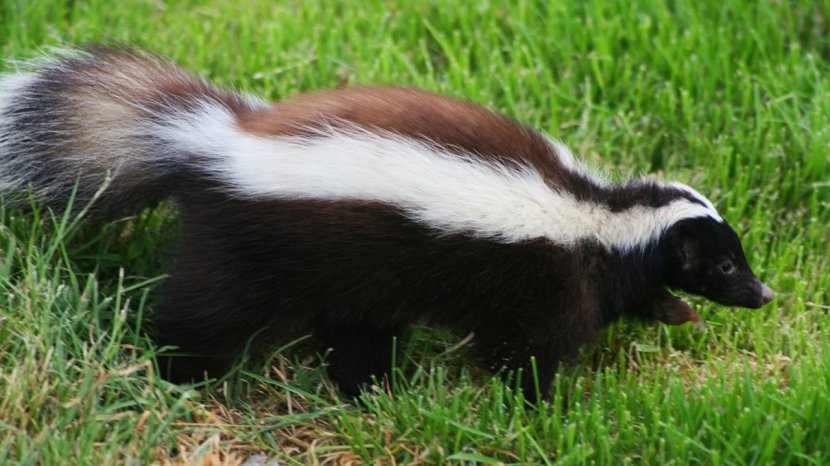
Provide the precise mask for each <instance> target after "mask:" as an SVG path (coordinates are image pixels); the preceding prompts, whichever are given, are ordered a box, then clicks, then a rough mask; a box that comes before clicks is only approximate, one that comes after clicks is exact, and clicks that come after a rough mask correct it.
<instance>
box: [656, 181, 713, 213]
mask: <svg viewBox="0 0 830 466" xmlns="http://www.w3.org/2000/svg"><path fill="white" fill-rule="evenodd" d="M668 186H671V187H673V188H677V189H680V190H683V191H685V192H686V193H688V194H690V195H691V196H692V197H693V198H695V199H696V200H698V201H700V202H702V203H703V205H705V206H706V208H707V209H709V216H710V217H712V218H713V219H715V220H717V221H718V222H721V223H723V218H722V217H721V216H720V214H719V213H718V209H715V206H714V205H713V204H712V201H710V200H709V199H707V198H706V197H705V196H704V195H703V194H700V193H699V192H697V191H696V190H695V189H694V188H692V187H690V186H686V185H685V184H683V183H677V182H674V183H669V184H668Z"/></svg>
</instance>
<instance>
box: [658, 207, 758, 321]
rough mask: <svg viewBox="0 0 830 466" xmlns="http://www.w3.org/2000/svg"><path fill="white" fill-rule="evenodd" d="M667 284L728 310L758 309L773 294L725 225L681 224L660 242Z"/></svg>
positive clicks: (698, 221) (695, 221)
mask: <svg viewBox="0 0 830 466" xmlns="http://www.w3.org/2000/svg"><path fill="white" fill-rule="evenodd" d="M660 250H661V253H662V257H663V279H664V284H665V285H667V286H669V287H671V288H678V289H681V290H683V291H687V292H689V293H693V294H697V295H701V296H704V297H706V298H708V299H711V300H712V301H715V302H717V303H720V304H725V305H727V306H741V307H749V308H759V307H761V306H763V305H764V304H767V303H768V302H770V301H771V300H772V298H773V292H772V290H771V289H770V288H769V287H768V286H766V285H764V284H763V283H762V282H761V280H759V279H758V277H756V276H755V274H754V273H752V269H750V267H749V264H748V263H747V261H746V256H745V255H744V251H743V247H742V246H741V241H740V240H739V239H738V235H737V234H736V233H735V230H733V229H732V227H730V226H729V224H727V223H726V222H723V221H717V220H715V219H712V218H710V217H698V218H692V219H686V220H682V221H680V222H677V223H676V224H674V225H672V226H671V227H670V228H669V229H668V230H667V231H666V232H665V234H664V235H663V237H662V238H661V241H660Z"/></svg>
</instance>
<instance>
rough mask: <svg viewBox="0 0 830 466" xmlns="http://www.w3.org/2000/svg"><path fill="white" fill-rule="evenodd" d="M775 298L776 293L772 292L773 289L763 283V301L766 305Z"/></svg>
mask: <svg viewBox="0 0 830 466" xmlns="http://www.w3.org/2000/svg"><path fill="white" fill-rule="evenodd" d="M774 297H775V292H774V291H772V288H770V287H768V286H767V285H764V284H763V283H761V301H763V303H764V304H767V303H768V302H770V301H772V298H774Z"/></svg>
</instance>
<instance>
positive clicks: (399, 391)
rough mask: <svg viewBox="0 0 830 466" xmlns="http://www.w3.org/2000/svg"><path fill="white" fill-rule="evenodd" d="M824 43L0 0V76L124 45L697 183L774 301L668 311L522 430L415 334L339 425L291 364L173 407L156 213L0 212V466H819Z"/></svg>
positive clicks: (457, 352) (432, 340) (651, 21)
mask: <svg viewBox="0 0 830 466" xmlns="http://www.w3.org/2000/svg"><path fill="white" fill-rule="evenodd" d="M243 4H244V6H241V5H243ZM829 20H830V1H827V0H816V1H806V0H804V1H783V0H781V1H756V0H697V1H693V2H692V1H690V2H683V1H668V0H568V1H556V2H547V1H541V0H540V1H530V0H516V1H513V2H495V1H487V0H481V1H458V2H442V1H423V2H418V1H404V0H399V1H392V0H390V1H380V0H340V1H328V2H313V1H288V2H272V1H269V0H251V1H246V2H238V1H230V0H213V1H196V0H187V1H176V2H169V3H165V2H164V1H162V0H124V1H120V2H110V1H102V0H64V1H58V0H48V1H47V0H3V1H2V3H0V56H2V58H5V59H20V58H31V57H34V56H37V55H38V54H41V53H43V52H44V51H47V50H48V48H49V47H52V46H61V47H66V46H72V45H76V44H85V43H92V42H120V43H126V44H131V45H135V46H138V47H143V48H147V49H150V50H153V51H156V52H159V53H161V54H164V55H168V56H170V57H172V58H173V59H175V60H176V61H178V62H180V63H181V64H183V65H184V66H185V67H186V68H188V69H190V70H192V71H194V72H196V73H199V74H202V75H204V76H207V77H209V78H210V79H212V80H214V81H215V82H217V83H218V84H220V85H223V86H231V87H234V88H237V89H240V90H243V91H245V92H250V93H254V94H258V95H261V96H263V97H268V98H271V99H281V98H284V97H287V96H290V95H292V94H296V93H298V92H302V91H307V90H313V89H320V88H326V87H333V86H344V85H352V84H369V83H372V84H382V83H388V84H398V85H412V86H419V87H423V88H427V89H431V90H435V91H438V92H441V93H445V94H449V95H453V96H459V97H464V98H468V99H471V100H474V101H476V102H479V103H482V104H484V105H487V106H490V107H492V108H495V109H498V110H500V111H502V112H505V113H507V114H508V115H510V116H513V117H515V118H517V119H519V120H522V121H525V122H528V123H530V124H532V125H534V126H536V127H538V128H540V129H542V130H544V131H546V132H548V133H549V134H551V135H552V136H554V137H557V138H560V139H562V140H564V141H565V142H566V143H568V144H569V145H570V146H572V147H573V148H574V151H575V152H576V153H579V154H581V156H582V157H583V158H585V159H586V160H587V161H588V162H589V163H590V164H592V165H602V166H605V167H608V168H609V169H610V170H611V173H612V176H615V177H617V176H619V177H623V176H628V175H632V174H640V173H652V174H655V175H656V176H659V177H663V178H667V179H675V180H679V181H682V182H685V183H687V184H690V185H692V186H694V187H695V188H697V189H698V190H699V191H701V192H703V193H704V194H706V195H707V196H709V197H710V198H711V199H712V200H713V201H714V202H715V204H716V205H717V206H718V208H719V209H720V211H721V213H722V214H723V215H724V217H725V218H727V219H728V220H729V222H730V223H732V224H733V226H735V227H736V229H737V230H738V231H739V232H741V234H742V240H743V241H744V245H745V247H746V250H747V255H748V258H749V260H750V262H751V263H752V264H753V267H754V269H755V271H756V272H757V273H758V275H759V276H760V277H761V278H762V279H763V280H764V281H765V282H766V283H768V284H769V285H770V286H771V287H772V288H774V289H776V291H777V292H778V295H777V297H776V299H775V300H774V301H773V302H772V303H771V304H770V305H768V306H766V307H764V308H763V309H761V310H754V311H753V310H740V309H728V308H724V307H722V306H718V305H714V304H711V303H708V302H705V301H703V300H700V299H696V298H690V299H691V301H692V302H693V303H694V304H695V307H696V309H697V311H698V312H699V313H700V314H701V315H702V316H703V318H704V320H705V321H706V326H705V328H697V327H693V326H690V325H685V326H680V327H667V326H665V325H660V324H656V323H638V322H621V323H620V324H618V325H616V326H614V327H612V328H610V329H608V330H607V331H606V332H604V333H603V334H602V336H601V338H599V339H598V341H597V342H596V343H595V344H594V345H592V346H590V347H587V348H584V351H583V353H582V355H581V357H580V358H579V359H578V360H575V361H572V362H570V363H569V364H568V365H566V366H564V367H563V368H562V369H561V370H560V371H559V374H558V375H557V377H556V380H555V382H554V386H553V391H552V397H551V400H550V402H546V403H541V404H538V405H534V406H530V405H526V404H525V403H524V401H523V400H522V399H521V398H520V397H519V396H518V395H517V394H516V392H515V391H514V390H513V387H512V386H511V385H510V384H505V383H503V382H501V381H500V380H498V379H494V378H492V377H491V376H489V375H488V374H487V373H485V372H484V371H482V370H481V369H480V368H478V367H477V366H476V365H475V364H474V363H472V362H471V361H470V360H469V358H468V353H467V351H466V347H467V346H468V345H467V344H466V342H465V341H464V340H463V337H464V335H447V334H445V333H442V332H441V331H440V329H427V328H420V329H418V330H417V331H416V333H415V335H414V338H413V342H412V344H410V345H409V346H408V347H407V352H406V355H405V358H403V360H402V361H399V366H400V371H398V372H397V373H396V376H395V380H394V382H395V383H394V387H393V390H392V393H386V392H384V391H383V390H380V389H377V390H375V393H373V394H371V395H366V396H365V397H364V398H363V401H362V403H361V404H355V403H353V402H352V401H351V400H349V399H345V398H341V397H339V396H338V394H337V391H336V389H335V387H333V386H332V384H331V383H330V382H329V381H328V380H327V379H326V377H325V373H324V369H323V363H322V357H320V356H315V355H309V354H308V353H306V352H303V351H298V350H296V349H294V348H290V347H289V348H285V349H283V350H281V351H279V352H277V353H276V354H273V355H270V356H269V357H268V358H266V359H260V360H254V361H250V362H249V363H247V364H243V365H240V366H239V367H238V368H237V369H236V370H235V371H234V372H233V373H232V374H230V375H229V376H228V377H227V378H225V379H223V380H219V381H215V382H211V383H209V384H200V385H195V386H194V385H190V386H176V385H171V384H169V383H167V382H165V381H163V380H161V379H159V377H158V376H157V374H156V373H155V372H154V370H153V369H154V368H153V359H154V349H153V346H152V344H151V343H150V342H149V341H148V339H147V337H146V336H145V335H144V334H143V333H142V332H141V331H140V322H141V317H142V316H143V315H145V314H146V313H147V312H148V311H149V310H150V309H151V308H152V306H153V293H152V289H153V286H154V284H156V283H158V282H159V280H161V279H163V275H162V274H163V271H162V270H163V269H162V263H163V260H164V259H163V258H164V250H165V249H166V248H169V247H170V246H171V245H173V244H174V243H175V237H176V229H177V226H178V224H177V220H176V213H175V209H174V206H172V205H168V204H162V205H160V206H159V207H157V208H155V209H153V210H149V211H145V212H141V213H138V214H136V215H133V216H130V217H124V218H121V219H118V220H116V221H112V222H109V223H107V224H106V225H103V226H102V225H91V224H89V223H88V222H84V221H83V219H82V218H79V217H73V216H68V215H64V214H63V213H62V212H49V211H45V210H42V209H35V210H36V213H35V214H34V215H24V214H22V213H20V212H18V211H15V210H12V209H9V208H7V207H3V205H2V203H0V464H4V465H5V464H37V465H51V464H56V465H63V464H90V465H104V464H118V465H121V464H148V463H154V462H155V463H159V464H203V465H218V464H240V463H242V462H243V461H245V460H246V459H249V458H251V457H252V456H254V455H265V456H266V457H268V458H276V459H277V460H278V461H279V462H280V464H325V463H331V464H362V463H381V464H461V463H466V464H502V463H504V464H554V463H556V464H563V465H567V464H632V463H633V464H659V465H665V464H677V465H686V464H829V463H830V448H828V445H830V339H828V328H830V297H829V296H828V290H830V209H828V201H830V155H829V154H830V92H828V91H830V86H829V85H830V25H828V21H829ZM0 66H2V68H3V69H4V70H8V69H12V68H13V67H14V63H11V62H8V63H4V64H2V65H0ZM298 346H302V343H301V342H300V343H299V344H298Z"/></svg>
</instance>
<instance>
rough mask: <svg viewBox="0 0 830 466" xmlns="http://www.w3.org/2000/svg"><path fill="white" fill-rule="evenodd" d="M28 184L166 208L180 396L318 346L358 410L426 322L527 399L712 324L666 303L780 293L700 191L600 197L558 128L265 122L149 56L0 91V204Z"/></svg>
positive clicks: (470, 120)
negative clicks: (673, 329)
mask: <svg viewBox="0 0 830 466" xmlns="http://www.w3.org/2000/svg"><path fill="white" fill-rule="evenodd" d="M106 183H108V184H106ZM102 185H106V189H105V190H104V191H103V192H100V189H101V187H102ZM27 190H31V191H32V192H33V193H34V195H35V196H36V198H37V199H38V200H39V202H41V203H42V204H43V205H45V206H48V207H50V208H56V209H61V208H65V207H66V204H67V202H68V201H69V199H70V197H71V196H74V204H75V205H79V204H84V203H86V202H90V201H91V200H92V199H93V198H94V197H96V193H97V194H99V195H100V198H98V199H97V201H96V203H95V204H94V208H95V209H96V213H97V214H100V215H109V214H112V213H115V212H120V211H123V210H124V209H129V208H133V209H134V208H138V207H142V206H146V205H148V204H152V203H154V202H157V201H159V200H161V199H164V198H167V197H172V198H173V199H175V202H176V204H177V206H178V208H179V210H180V212H181V216H182V232H181V242H180V244H179V245H178V248H177V251H176V252H175V253H174V254H173V257H172V259H171V266H170V270H169V278H167V279H166V280H165V281H164V282H163V284H162V285H160V289H159V290H157V291H158V293H159V295H158V298H159V299H158V301H159V302H158V304H157V305H156V306H155V309H154V312H153V313H152V315H151V320H152V323H153V325H154V328H155V338H156V340H157V342H158V344H159V345H160V346H174V347H176V348H178V350H179V352H182V353H187V354H188V355H189V357H185V356H178V357H171V358H168V359H164V361H160V362H161V364H162V365H163V368H164V371H165V375H166V376H167V377H169V378H171V379H172V380H174V381H186V380H192V379H199V378H203V377H205V375H206V374H207V375H208V376H213V375H220V374H222V373H223V371H226V370H227V369H228V368H229V367H230V366H231V364H232V363H233V362H234V360H235V359H236V358H238V357H239V355H240V354H241V353H242V352H243V350H244V349H245V348H248V347H251V348H255V349H256V348H259V349H260V350H261V349H262V348H267V347H268V346H270V345H274V344H275V342H280V341H283V342H285V341H286V340H289V339H294V338H297V337H299V336H303V335H308V334H311V335H313V337H314V341H316V342H317V344H319V349H320V350H321V351H326V350H330V354H329V355H328V360H327V363H328V367H327V370H328V373H329V375H330V377H331V378H332V379H333V380H334V381H335V382H337V384H338V385H339V387H340V388H341V390H343V391H344V392H345V393H348V394H351V395H356V394H358V393H360V391H361V389H362V387H363V386H364V384H365V383H367V382H369V381H370V380H371V377H372V376H377V377H378V378H382V377H384V376H385V375H386V374H388V372H389V371H390V369H391V367H390V366H391V362H392V361H393V347H394V345H393V339H395V338H403V337H404V335H405V332H406V329H407V327H408V326H410V325H411V324H413V323H415V322H426V323H428V324H430V325H433V326H437V327H443V328H447V329H450V330H452V331H455V332H457V333H458V334H460V335H468V334H470V333H472V334H473V335H474V337H473V347H474V353H475V355H476V356H477V357H478V358H480V360H481V361H482V362H483V363H484V364H485V365H486V367H488V368H489V369H491V370H493V371H496V372H499V373H503V374H506V373H516V372H517V371H520V370H523V371H524V373H525V374H528V372H527V371H529V370H531V369H532V370H534V371H535V372H534V375H535V376H536V377H537V379H536V380H535V381H534V380H532V379H533V377H530V376H527V375H526V376H525V377H524V380H523V381H522V382H521V387H522V389H523V390H524V392H525V395H526V396H527V397H528V398H530V399H535V398H536V396H537V392H536V389H535V387H536V383H537V382H538V384H539V385H538V386H539V387H542V391H543V392H544V391H545V388H547V387H548V386H549V384H550V381H551V379H552V377H553V375H554V372H555V370H556V367H557V365H558V362H559V361H561V360H562V359H563V358H565V357H567V356H569V355H572V354H573V353H574V352H575V351H576V350H577V349H578V348H579V347H580V346H581V345H583V344H584V343H586V342H589V341H591V339H592V338H594V337H595V335H596V334H597V332H598V331H599V330H600V329H602V328H603V327H604V326H606V325H608V324H610V323H612V322H614V321H616V320H618V319H619V318H620V317H622V316H632V317H640V318H652V319H657V320H660V321H663V322H666V323H670V324H679V323H683V322H687V321H698V320H699V316H698V315H697V314H696V313H695V311H694V310H692V308H691V307H690V306H688V305H687V304H686V303H684V302H683V301H682V300H680V299H679V298H677V297H675V296H674V295H673V294H672V293H671V292H670V291H668V290H669V289H679V290H683V291H686V292H689V293H693V294H697V295H701V296H704V297H706V298H708V299H711V300H713V301H715V302H718V303H721V304H724V305H733V306H742V307H748V308H758V307H761V306H762V305H764V304H766V303H768V302H769V301H770V300H771V299H772V297H773V292H772V290H770V288H768V287H767V286H766V285H764V284H763V283H762V282H761V281H760V280H759V279H758V278H756V276H755V275H754V274H753V272H752V271H751V269H750V266H749V265H748V263H747V260H746V257H745V256H744V252H743V250H742V246H741V242H740V240H739V239H738V236H737V234H736V233H735V231H734V230H733V229H732V228H731V227H730V226H729V224H728V223H727V222H726V221H725V220H724V219H723V218H722V217H721V216H720V215H719V214H718V212H717V211H716V209H715V207H714V206H713V205H712V203H711V202H710V201H708V200H707V199H706V198H705V197H703V196H702V195H701V194H700V193H698V192H697V191H695V190H693V189H692V188H690V187H688V186H685V185H682V184H679V183H664V182H660V181H657V180H655V179H652V178H641V179H634V180H631V181H627V182H624V183H610V182H608V181H606V180H605V179H604V178H603V177H601V176H599V175H597V174H595V173H593V172H592V171H591V170H589V169H588V168H587V167H586V166H584V165H583V164H582V163H581V162H579V161H578V160H577V159H575V158H574V156H573V155H572V154H571V152H570V151H569V150H568V149H567V148H566V147H565V146H563V145H562V144H560V143H559V142H557V141H555V140H553V139H551V138H550V137H548V136H547V135H545V134H542V133H540V132H537V131H535V130H533V129H531V128H528V127H526V126H523V125H521V124H519V123H516V122H515V121H513V120H511V119H509V118H507V117H505V116H502V115H500V114H498V113H494V112H491V111H489V110H486V109H484V108H482V107H479V106H477V105H474V104H472V103H468V102H465V101H461V100H456V99H453V98H448V97H443V96H439V95H436V94H433V93H430V92H426V91H422V90H417V89H410V88H396V87H359V88H348V89H338V90H327V91H321V92H314V93H310V94H304V95H299V96H297V97H294V98H292V99H289V100H287V101H284V102H279V103H273V104H272V103H266V102H264V101H262V100H259V99H257V98H254V97H250V96H245V95H241V94H238V93H233V92H230V91H226V90H222V89H218V88H216V87H214V86H212V85H211V84H210V83H208V82H207V81H205V80H203V79H199V78H195V77H193V76H192V75H190V74H188V73H187V72H185V71H184V70H182V69H181V68H180V67H178V66H177V65H175V64H174V63H171V62H170V61H168V60H166V59H164V58H161V57H157V56H153V55H149V54H146V53H143V52H136V51H131V50H126V49H112V48H102V47H92V48H89V49H87V50H84V51H76V52H62V53H60V54H58V56H57V57H54V58H47V59H41V60H38V61H35V62H33V63H32V64H29V65H26V66H25V67H24V68H23V69H22V70H21V71H19V72H16V73H13V74H8V75H5V77H3V78H2V81H0V192H6V193H10V192H23V193H26V192H27ZM249 345H250V346H249ZM532 360H535V363H532V362H531V361H532Z"/></svg>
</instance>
